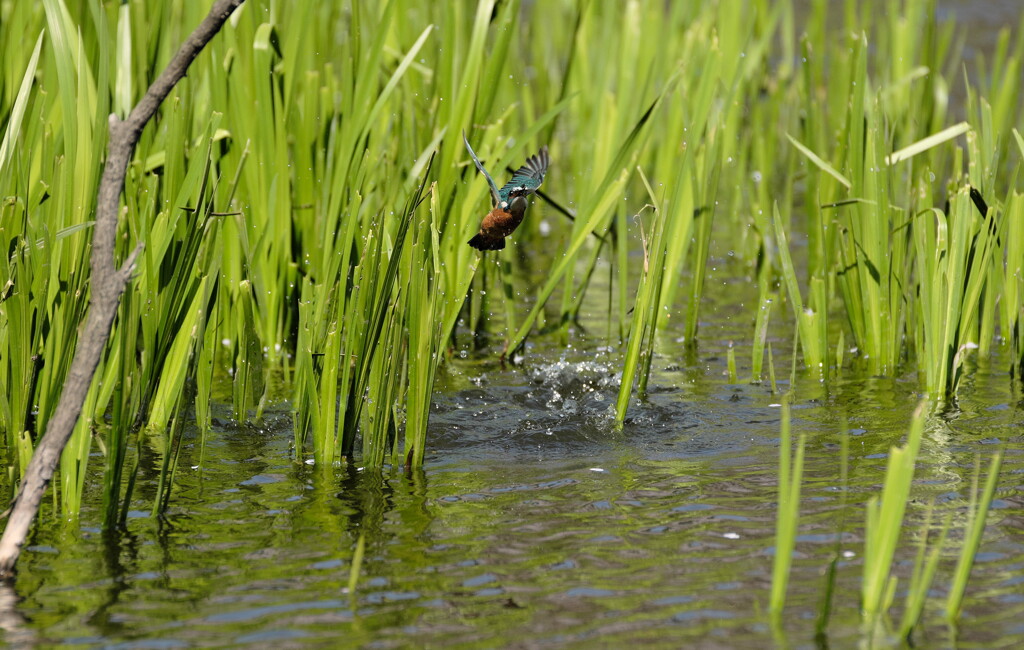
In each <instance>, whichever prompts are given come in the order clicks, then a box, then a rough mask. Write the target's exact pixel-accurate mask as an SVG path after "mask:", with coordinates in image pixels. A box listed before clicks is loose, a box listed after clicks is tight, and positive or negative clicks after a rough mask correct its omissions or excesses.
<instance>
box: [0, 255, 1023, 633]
mask: <svg viewBox="0 0 1024 650" xmlns="http://www.w3.org/2000/svg"><path fill="white" fill-rule="evenodd" d="M712 266H713V271H712V273H711V276H710V277H709V280H708V283H709V288H708V297H709V300H708V306H707V307H706V310H705V316H706V322H705V323H704V326H703V329H702V339H701V345H700V349H699V352H698V353H697V354H695V355H688V354H687V353H686V352H685V351H684V349H683V347H682V345H681V344H679V343H677V342H675V341H674V339H673V336H672V335H671V334H669V335H667V336H666V337H665V338H664V340H663V342H662V347H661V355H660V356H659V358H658V359H657V360H656V361H655V368H656V371H657V374H656V377H655V379H654V381H653V382H652V385H654V386H655V389H654V390H653V391H652V394H651V395H650V396H649V399H648V400H647V401H646V402H644V403H639V402H637V403H635V404H634V406H633V407H632V408H631V411H630V419H629V421H628V423H627V426H626V427H625V429H624V431H622V432H621V433H616V432H615V431H614V430H613V427H612V426H611V424H610V421H609V415H608V409H609V408H610V407H611V405H612V404H613V402H614V399H615V394H616V390H617V386H618V378H617V372H618V369H619V361H618V357H617V353H610V352H608V351H606V350H604V349H603V348H602V347H601V346H602V345H603V337H602V336H601V334H602V325H601V323H600V322H588V323H586V324H587V325H589V335H588V336H586V337H584V336H580V335H575V336H573V337H572V341H573V347H571V348H569V349H566V348H564V347H560V346H558V345H556V344H554V343H553V342H551V341H548V342H546V343H544V344H538V347H536V348H533V349H532V350H531V351H530V353H529V354H528V355H527V357H526V359H525V361H524V363H523V364H522V365H521V366H517V367H509V368H504V369H503V368H501V367H500V366H499V365H497V363H494V362H491V361H489V360H479V359H477V360H474V359H473V358H472V355H470V359H468V360H466V361H457V362H456V363H454V364H453V365H452V366H451V367H450V368H449V369H448V370H447V371H446V372H445V373H444V374H443V376H442V377H441V378H440V381H439V383H438V392H437V394H436V396H435V405H434V408H433V412H432V421H431V437H430V440H431V441H432V448H431V451H430V454H429V456H428V460H427V465H426V467H425V469H424V470H423V471H420V472H415V473H412V474H406V473H404V472H402V471H399V470H395V471H387V472H385V473H383V474H380V473H374V472H367V471H362V470H360V469H358V468H352V467H350V468H338V469H331V468H316V467H312V466H310V465H307V464H296V463H294V462H293V461H292V451H291V449H290V445H291V443H292V433H291V428H290V422H289V420H288V417H287V414H286V412H284V411H286V408H285V407H284V406H282V407H281V411H280V412H277V413H271V414H270V415H268V417H267V419H266V422H265V423H264V425H263V426H262V427H261V428H251V427H237V426H232V425H229V424H226V422H227V420H226V416H225V420H223V422H225V424H223V425H222V426H220V427H218V430H217V431H216V432H215V434H214V435H213V436H212V437H211V442H210V443H209V446H208V449H207V452H206V453H207V463H206V467H205V468H204V469H202V470H199V469H191V466H192V465H194V464H195V462H196V458H197V454H198V448H197V446H195V445H191V444H190V445H189V446H187V447H186V448H185V449H184V450H183V452H182V453H183V458H182V462H181V468H182V469H181V471H180V472H179V475H178V485H177V488H176V490H175V494H174V498H173V505H172V508H171V511H170V513H169V515H168V516H167V517H166V519H165V520H154V519H151V518H150V517H149V516H148V509H149V508H150V507H151V503H152V494H153V490H154V486H155V468H154V467H151V468H148V469H147V470H146V472H145V477H144V480H143V481H142V484H141V487H140V489H139V491H138V492H137V495H136V496H137V503H136V507H138V508H139V510H138V511H136V512H134V513H133V516H132V518H131V519H130V521H129V526H128V532H127V533H124V534H116V535H112V536H105V535H104V534H102V533H101V532H100V531H99V530H98V528H97V522H98V520H99V515H98V507H99V503H98V497H97V496H96V495H95V494H93V495H92V496H91V497H90V498H88V499H87V505H86V509H85V511H84V512H83V515H82V520H81V523H80V526H79V525H76V524H67V525H65V524H63V523H61V522H58V521H54V520H53V519H52V516H51V514H50V513H51V512H52V510H50V509H47V512H46V515H47V516H46V518H45V520H44V522H43V524H42V525H41V527H40V529H39V530H38V531H37V533H36V534H35V536H34V538H33V539H32V541H31V546H30V547H29V548H28V549H27V552H26V553H25V554H24V556H23V559H22V562H21V565H20V567H21V573H20V576H19V578H18V581H17V584H16V591H17V594H18V595H19V596H20V597H21V598H22V600H21V602H20V603H19V604H17V606H16V607H15V608H14V610H13V612H11V611H8V612H7V616H6V617H5V618H3V622H4V625H6V627H7V633H6V639H7V640H8V641H9V642H14V643H22V642H23V643H24V644H26V645H34V644H35V645H40V646H46V647H49V646H55V645H56V646H68V647H70V646H112V647H132V648H135V647H154V648H177V647H191V646H199V647H207V646H210V647H223V646H268V645H271V644H272V645H275V646H279V647H309V646H313V647H316V646H321V647H338V646H366V647H375V648H376V647H381V648H391V647H412V646H427V647H447V646H457V647H495V646H504V647H514V648H532V647H565V646H569V647H593V646H603V647H621V646H623V645H624V644H625V643H626V642H630V643H643V644H645V645H650V646H653V647H682V646H685V645H691V644H696V645H699V646H700V647H723V648H725V647H750V646H755V645H759V646H763V645H766V644H772V643H779V644H791V645H793V646H795V647H811V646H813V645H814V643H813V628H814V625H813V624H814V617H815V615H816V611H817V606H818V604H819V602H820V600H821V598H822V594H823V588H824V581H823V572H824V569H825V567H826V566H827V565H828V563H829V562H830V561H831V559H832V557H833V555H834V553H835V550H836V548H837V541H838V548H839V550H840V551H841V553H842V554H843V557H842V558H841V559H840V562H839V565H838V578H837V584H838V590H837V594H836V597H835V606H834V612H833V616H832V621H831V624H830V626H829V637H828V643H829V644H831V645H832V646H833V647H849V646H852V645H854V644H855V643H857V642H859V641H860V640H861V633H860V629H859V608H858V607H859V604H858V594H859V585H860V571H861V565H860V557H861V553H862V551H863V540H862V535H861V532H862V526H863V520H864V508H863V504H864V502H865V501H866V499H867V498H868V497H870V496H872V495H874V494H877V493H878V487H879V485H880V483H881V480H882V476H883V472H884V466H885V462H886V456H887V453H888V449H889V447H890V446H891V445H893V444H898V443H899V442H900V441H901V439H902V437H903V435H904V434H905V431H906V428H907V423H908V421H909V416H910V413H911V412H912V411H913V409H914V408H915V406H916V405H917V402H918V399H919V396H918V394H917V392H916V383H915V381H914V379H913V377H904V378H901V379H897V380H893V379H880V378H871V377H864V376H861V375H858V374H857V373H856V372H855V371H854V370H849V369H848V370H844V373H845V374H843V375H840V376H839V377H838V378H836V379H833V380H832V381H830V382H829V383H828V384H827V385H825V384H821V383H819V382H817V381H816V380H814V379H812V378H811V377H810V376H808V375H805V374H803V373H798V378H797V384H796V386H794V387H790V386H789V382H788V377H789V370H788V368H789V363H790V359H791V355H790V353H789V351H788V345H789V344H788V342H787V341H786V340H785V337H787V336H788V334H786V333H787V332H790V331H791V329H789V326H788V325H784V323H783V321H782V316H783V315H784V314H782V310H781V309H780V310H777V313H778V316H779V321H780V322H778V323H776V324H775V325H774V326H773V328H772V332H773V335H774V333H775V332H778V333H779V334H782V335H783V336H782V337H779V338H772V344H773V347H774V348H775V350H776V364H777V369H778V373H779V375H780V386H779V389H780V391H782V390H786V389H789V388H793V393H794V395H795V400H794V410H793V415H794V427H793V428H794V432H795V433H800V432H803V433H806V434H807V436H808V449H807V460H806V471H805V480H804V492H803V497H802V502H801V509H802V510H801V514H802V520H801V526H800V531H799V538H798V542H797V555H796V558H795V561H794V566H793V575H792V581H791V585H790V591H789V593H790V595H789V601H788V603H789V604H788V607H787V610H786V619H785V632H786V635H787V638H786V639H785V640H782V639H776V638H775V637H773V635H772V632H771V630H770V628H769V626H768V624H767V623H766V617H765V616H764V614H763V612H764V611H765V610H766V608H767V602H768V592H769V586H770V579H771V558H772V552H773V535H774V521H775V500H776V473H777V467H778V435H779V413H780V410H779V408H778V402H779V395H778V394H774V395H773V394H772V393H771V391H770V388H769V387H768V386H767V385H766V384H764V385H753V384H750V383H745V382H743V383H738V384H731V383H729V382H728V379H727V377H726V376H725V370H726V351H727V346H728V343H729V341H735V343H736V351H737V359H738V362H739V366H740V375H741V376H743V375H744V374H749V370H748V368H749V339H750V337H751V332H752V323H751V322H750V316H749V314H750V311H751V310H750V308H749V305H750V304H753V303H752V301H753V300H754V298H755V295H756V290H755V289H754V288H753V287H752V286H751V284H752V283H751V282H750V281H749V280H746V279H743V278H741V277H739V278H738V277H736V275H735V269H734V268H730V267H729V265H728V264H727V263H726V260H724V259H718V260H714V261H713V262H712ZM715 295H718V296H721V297H726V296H728V297H729V298H730V301H729V302H728V303H724V302H723V303H721V304H717V305H716V304H715V303H714V301H713V299H712V297H713V296H715ZM604 299H605V298H604V297H602V296H601V295H600V290H597V291H595V295H594V297H593V300H595V301H600V300H604ZM1004 367H1005V366H1004V364H1003V363H996V362H993V363H992V364H990V365H985V366H982V367H979V368H977V369H976V371H975V374H974V375H973V377H972V379H971V382H970V385H969V386H968V387H967V389H966V390H965V391H964V392H963V396H962V398H961V400H960V401H959V403H958V405H957V408H955V409H950V410H948V411H947V412H945V413H944V414H941V415H937V416H935V417H932V418H931V419H930V420H929V424H928V427H927V433H926V439H925V442H924V443H923V445H922V452H921V459H920V461H919V465H918V472H917V475H916V487H915V499H914V501H913V503H911V504H910V507H909V508H908V513H907V518H908V522H909V523H908V526H907V534H906V535H905V536H904V538H903V542H902V545H901V548H900V550H899V552H898V555H897V561H898V565H897V567H896V571H897V573H898V574H899V575H900V576H901V578H903V580H901V582H900V586H899V588H898V591H897V603H898V606H897V608H896V609H895V610H894V613H895V614H896V616H897V621H898V615H899V612H900V611H901V607H902V596H903V593H904V592H903V588H904V586H905V584H906V578H907V577H908V576H909V574H910V570H911V564H912V561H913V557H914V552H915V547H914V546H913V542H914V541H915V539H916V531H917V528H918V526H917V525H918V524H919V522H920V521H921V520H922V518H923V515H924V504H925V503H926V502H927V501H928V500H929V499H932V498H934V499H935V500H936V501H937V503H938V504H939V507H940V510H941V511H942V512H953V513H956V516H957V520H956V521H957V523H958V524H961V523H962V515H963V513H964V512H965V510H966V503H967V502H966V499H967V496H968V494H969V490H970V485H971V476H972V473H973V468H974V462H975V456H976V455H977V454H983V455H984V456H985V457H986V462H987V457H988V456H990V455H991V453H993V452H994V451H995V450H996V449H997V447H998V446H999V445H1000V444H1002V443H1005V444H1006V445H1007V454H1006V460H1005V463H1004V467H1003V473H1002V477H1001V480H1000V483H999V491H998V494H997V499H996V501H995V504H994V507H993V508H994V509H993V512H992V513H991V515H990V517H989V520H988V527H987V529H986V532H985V537H984V541H983V544H982V547H981V552H980V555H979V557H978V563H977V565H976V567H975V571H974V573H973V575H972V578H971V582H970V584H969V587H968V600H967V603H966V606H965V609H964V614H963V617H962V625H961V626H960V629H959V631H958V639H957V641H958V643H959V644H960V645H961V646H963V647H979V646H980V647H994V646H1003V647H1013V646H1015V645H1018V644H1020V643H1022V642H1024V514H1022V512H1024V510H1022V507H1021V506H1022V500H1024V497H1022V476H1024V435H1022V434H1024V413H1022V406H1024V402H1022V398H1021V394H1020V390H1019V388H1014V387H1013V386H1012V385H1011V384H1010V382H1009V380H1008V378H1007V376H1006V374H1005V373H1004V371H1003V368H1004ZM782 377H785V379H786V380H785V381H781V378H782ZM844 418H845V419H846V420H847V421H848V422H849V427H850V432H851V445H850V448H851V456H850V462H851V483H850V487H849V490H848V493H847V494H845V495H844V493H843V491H842V490H841V489H840V488H839V460H838V459H839V442H840V434H839V431H840V429H841V423H842V421H843V419H844ZM190 442H195V440H194V439H192V440H190ZM100 465H101V459H100V458H99V457H97V458H96V462H95V463H94V467H97V468H98V467H99V466H100ZM97 482H98V481H97ZM360 534H364V535H365V536H366V559H365V562H364V565H363V571H362V577H361V579H360V582H359V586H358V588H357V590H356V593H355V594H349V593H348V592H347V589H346V586H347V582H348V577H349V569H350V566H351V558H352V555H353V550H354V547H355V544H356V540H357V539H358V537H359V535H360ZM961 539H962V532H961V529H959V528H958V529H957V530H956V532H955V533H954V534H953V535H952V538H951V543H950V546H949V548H948V550H947V551H946V553H945V555H944V559H943V563H942V565H941V568H940V571H939V575H938V577H937V580H936V586H935V588H934V589H933V591H932V596H933V600H931V601H930V602H929V605H928V608H927V609H926V623H925V625H924V629H923V632H922V635H919V636H918V637H917V639H918V640H919V641H920V642H921V643H922V645H924V646H926V647H946V646H950V645H953V643H954V641H955V640H954V639H953V638H952V637H951V632H950V631H949V630H948V629H947V628H946V626H945V624H944V623H943V622H942V620H941V605H940V601H939V599H940V598H942V597H944V595H945V593H946V588H947V585H948V584H949V582H950V579H951V574H952V569H953V566H954V562H955V554H956V551H957V549H958V546H959V543H960V540H961Z"/></svg>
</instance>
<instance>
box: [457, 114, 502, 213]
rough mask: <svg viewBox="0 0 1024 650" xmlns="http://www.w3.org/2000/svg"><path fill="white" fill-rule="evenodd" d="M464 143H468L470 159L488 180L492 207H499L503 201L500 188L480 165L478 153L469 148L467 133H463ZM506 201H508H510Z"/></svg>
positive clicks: (467, 149)
mask: <svg viewBox="0 0 1024 650" xmlns="http://www.w3.org/2000/svg"><path fill="white" fill-rule="evenodd" d="M462 141H463V142H465V143H466V151H468V152H469V157H470V158H472V159H473V162H474V163H476V168H477V169H479V170H480V173H481V174H483V175H484V178H486V179H487V185H489V186H490V188H491V206H492V207H497V206H498V205H499V203H501V200H502V199H500V198H499V196H500V195H499V194H498V186H497V185H495V184H494V179H493V178H491V175H490V174H488V173H487V170H486V169H484V166H483V165H481V164H480V159H479V158H477V157H476V152H475V151H473V147H471V146H469V139H468V138H466V132H465V131H463V132H462ZM505 200H506V201H507V200H508V199H505Z"/></svg>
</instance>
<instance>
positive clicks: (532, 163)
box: [498, 147, 550, 203]
mask: <svg viewBox="0 0 1024 650" xmlns="http://www.w3.org/2000/svg"><path fill="white" fill-rule="evenodd" d="M549 162H550V158H548V148H547V147H541V148H540V151H538V152H537V153H536V154H535V155H533V156H530V157H529V158H527V159H526V164H525V165H523V166H522V167H520V168H519V169H517V170H516V171H515V173H514V174H512V180H510V181H509V182H507V183H505V185H504V187H502V188H501V189H500V190H498V197H499V198H500V200H502V201H504V202H506V203H508V201H509V197H510V196H511V195H512V192H513V191H515V190H522V191H524V192H526V193H527V194H533V193H534V192H536V191H537V188H539V187H540V184H541V183H543V182H544V174H546V173H547V171H548V163H549Z"/></svg>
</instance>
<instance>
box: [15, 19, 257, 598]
mask: <svg viewBox="0 0 1024 650" xmlns="http://www.w3.org/2000/svg"><path fill="white" fill-rule="evenodd" d="M242 2H244V0H217V1H216V2H215V3H214V5H213V8H212V9H210V13H209V15H207V16H206V18H205V19H203V22H202V23H200V24H199V26H198V27H197V28H196V29H195V31H194V32H192V34H191V35H189V37H188V38H187V39H186V40H185V42H184V43H182V45H181V47H180V48H179V49H178V52H177V54H175V55H174V58H173V59H171V62H170V63H169V64H168V65H167V68H165V69H164V71H163V72H162V73H161V74H160V76H159V77H157V79H156V81H154V82H153V84H152V85H151V86H150V87H149V90H147V91H146V95H145V97H143V98H142V100H141V101H140V102H139V103H138V104H137V105H136V106H135V108H134V109H132V112H131V114H130V115H129V116H128V119H126V120H124V121H121V120H119V119H118V118H117V116H116V115H111V116H110V142H109V144H108V146H107V160H106V164H105V165H104V167H103V176H102V178H101V179H100V185H99V190H98V192H97V196H96V224H95V226H94V228H93V237H92V254H91V256H90V258H89V264H90V267H91V276H90V285H91V297H90V305H89V313H88V315H87V316H86V320H85V326H84V327H83V328H82V330H81V333H80V335H79V339H78V347H77V348H76V349H75V356H74V358H73V359H72V361H71V368H70V370H69V371H68V377H67V380H66V381H65V383H64V388H63V390H62V391H61V395H60V399H59V400H58V402H57V407H56V409H55V410H54V414H53V417H52V418H51V419H50V421H49V424H48V425H47V427H46V433H45V434H44V435H43V437H42V439H41V440H40V442H39V444H38V445H37V446H36V450H35V453H34V454H33V455H32V460H31V462H30V463H29V465H28V469H27V470H26V472H25V479H24V481H23V482H22V484H21V489H20V491H19V492H18V496H17V497H16V499H15V502H14V506H13V509H12V511H11V518H10V520H9V521H8V522H7V527H6V528H4V534H3V537H2V538H0V578H9V577H11V576H12V575H13V573H14V566H15V564H16V563H17V561H18V556H19V554H20V553H21V547H22V545H23V544H24V543H25V538H26V537H27V536H28V531H29V527H30V526H31V525H32V521H33V520H34V519H35V518H36V514H37V513H38V512H39V503H40V501H42V498H43V494H44V493H45V492H46V488H47V486H49V484H50V480H51V479H52V478H53V472H54V470H55V469H56V467H57V463H58V462H59V461H60V455H61V452H62V451H63V450H64V446H65V445H66V444H67V442H68V439H70V438H71V433H72V431H73V430H74V427H75V423H76V422H77V421H78V418H79V416H80V415H81V413H82V405H83V403H84V402H85V396H86V393H87V392H88V390H89V385H90V384H91V383H92V378H93V375H94V374H95V373H96V367H97V366H98V365H99V362H100V357H101V356H102V354H103V348H104V347H105V346H106V344H107V339H108V338H109V337H110V328H111V326H112V325H113V323H114V316H115V315H116V313H117V306H118V303H119V302H120V300H121V294H122V293H123V292H124V289H125V286H126V285H127V283H128V280H129V279H130V278H131V274H132V271H133V269H134V267H135V258H136V257H138V255H139V253H140V252H141V250H142V242H140V243H139V245H138V246H137V247H136V248H135V250H134V251H132V252H131V253H130V254H129V255H128V258H127V259H126V260H125V261H124V264H122V265H121V268H117V267H116V266H115V263H114V243H115V236H116V233H117V213H118V205H119V201H120V197H121V192H122V191H123V190H124V180H125V175H126V174H127V170H128V163H129V161H131V157H132V154H133V153H134V151H135V145H136V144H137V143H138V141H139V136H141V135H142V129H143V128H145V126H146V124H147V123H148V122H149V120H150V119H151V118H152V117H153V115H155V114H156V111H157V109H158V108H159V107H160V104H161V103H162V102H163V101H164V99H165V98H166V97H167V95H168V94H170V92H171V90H172V89H173V88H174V86H175V85H176V84H177V83H178V82H179V81H180V80H181V78H182V77H184V76H185V73H186V72H187V71H188V67H189V65H191V63H192V61H194V60H195V58H196V57H197V56H198V55H199V53H200V52H201V51H202V50H203V48H204V47H206V44H207V43H209V42H210V40H211V39H212V38H213V37H214V36H215V35H216V34H217V32H219V31H220V28H221V27H222V26H223V25H224V21H226V20H227V19H228V16H230V15H231V13H232V12H233V11H234V10H235V9H236V8H237V7H238V6H239V5H240V4H242Z"/></svg>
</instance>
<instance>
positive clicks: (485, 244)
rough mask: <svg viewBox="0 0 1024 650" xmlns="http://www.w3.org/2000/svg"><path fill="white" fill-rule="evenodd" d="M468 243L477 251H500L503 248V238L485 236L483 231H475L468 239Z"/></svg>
mask: <svg viewBox="0 0 1024 650" xmlns="http://www.w3.org/2000/svg"><path fill="white" fill-rule="evenodd" d="M469 245H470V246H472V247H473V248H475V249H477V250H479V251H500V250H501V249H503V248H505V238H504V237H487V236H485V235H484V234H483V233H477V234H476V235H474V236H473V239H470V240H469Z"/></svg>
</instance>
